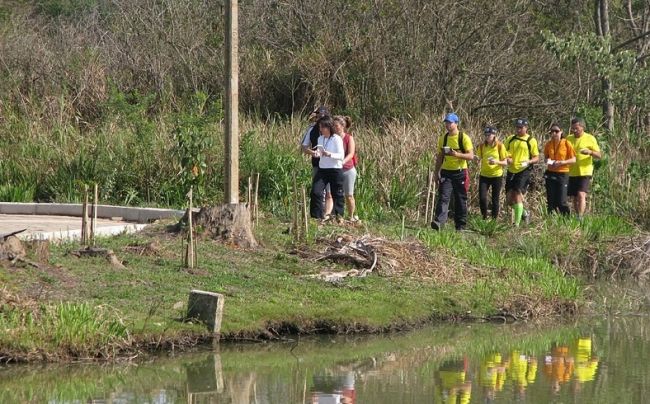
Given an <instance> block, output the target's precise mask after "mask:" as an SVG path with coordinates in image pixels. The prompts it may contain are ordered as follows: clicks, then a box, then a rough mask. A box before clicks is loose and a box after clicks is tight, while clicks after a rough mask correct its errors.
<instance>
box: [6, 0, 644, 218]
mask: <svg viewBox="0 0 650 404" xmlns="http://www.w3.org/2000/svg"><path fill="white" fill-rule="evenodd" d="M239 15H240V69H241V72H240V86H241V87H240V102H241V108H242V111H243V112H244V115H243V118H242V120H243V122H242V129H243V131H242V141H241V147H242V150H241V152H242V155H241V170H242V178H244V179H245V177H246V176H248V175H249V174H250V173H254V172H260V173H261V185H260V192H261V197H262V200H263V203H264V204H265V207H266V208H267V209H268V210H270V211H272V212H273V213H276V214H287V212H288V211H289V208H288V206H289V204H290V199H289V198H290V192H289V191H290V189H291V187H292V176H293V173H297V174H298V178H299V180H300V181H301V183H302V184H304V185H305V186H306V185H308V181H309V165H308V163H307V161H305V160H304V159H303V158H302V157H301V156H300V155H299V154H298V153H297V144H298V142H299V139H300V137H301V135H302V132H303V131H304V129H305V125H306V122H305V120H304V116H305V115H306V112H307V111H309V110H310V109H311V108H313V107H314V106H315V105H320V104H326V105H328V106H329V107H331V108H332V110H333V111H335V112H336V113H342V114H348V115H350V116H352V117H353V118H354V120H355V122H356V125H355V128H354V133H355V135H356V136H358V141H357V142H358V144H359V145H360V152H359V154H360V156H361V167H360V172H361V178H360V180H359V184H358V200H359V205H360V210H361V213H362V215H364V216H366V217H367V218H373V219H382V218H384V217H394V216H400V215H405V216H407V217H409V218H413V217H417V215H418V214H420V215H421V214H422V211H423V207H424V200H425V197H426V196H425V190H426V182H427V170H428V169H429V168H430V167H431V162H432V158H433V150H432V149H433V148H432V144H434V142H435V139H436V137H437V136H438V135H439V134H440V132H441V131H442V128H443V127H442V125H441V119H442V115H443V114H444V113H445V112H447V111H451V110H453V111H456V112H458V113H459V114H460V116H461V121H462V122H461V123H462V126H463V129H464V130H466V131H468V132H469V133H470V135H471V136H472V137H473V138H474V141H475V142H477V141H478V140H479V137H478V136H476V134H478V133H480V127H481V126H482V125H484V124H485V123H487V122H490V123H494V124H496V125H498V126H499V127H500V128H501V129H502V132H503V133H507V132H508V131H509V129H510V123H511V120H512V119H513V118H514V117H517V116H526V117H528V118H529V119H530V121H531V123H532V128H531V129H532V132H533V134H534V135H535V136H537V137H538V138H539V140H540V143H542V144H543V142H544V140H545V139H544V138H545V133H546V130H545V129H546V127H547V125H548V124H549V123H550V122H551V121H559V122H561V123H562V124H563V125H564V126H565V127H567V129H568V121H569V119H570V117H571V116H573V115H576V114H577V115H581V116H584V117H585V118H586V119H587V123H588V131H590V132H592V133H594V134H596V135H597V136H598V139H599V142H600V143H601V145H602V147H603V148H604V151H605V156H606V157H605V159H603V161H602V162H601V163H600V164H599V167H598V170H597V171H596V174H595V184H594V198H593V199H594V202H593V205H592V207H591V208H592V210H593V211H600V212H603V213H614V214H617V215H621V216H623V217H624V218H626V219H629V220H632V221H635V222H637V223H641V224H642V225H644V226H645V227H646V228H647V226H648V225H650V202H649V199H650V179H649V177H650V175H648V174H649V171H650V164H648V163H649V162H650V161H649V158H648V151H649V149H650V141H649V140H648V139H649V137H648V135H649V134H650V85H649V83H650V67H649V66H648V63H647V62H648V55H649V54H650V4H649V3H648V2H647V1H645V0H571V1H560V0H533V1H520V0H504V1H499V2H493V1H484V0H471V1H469V0H465V1H463V0H461V1H457V0H454V1H452V0H440V1H436V2H430V1H424V0H399V1H398V0H385V1H371V0H328V1H325V0H314V1H310V2H302V1H286V2H281V1H277V0H245V1H240V14H239ZM223 41H224V20H223V6H222V3H220V2H213V1H206V0H123V1H119V2H115V1H108V0H32V1H19V0H5V1H3V2H2V4H0V184H1V185H0V199H1V200H4V201H32V200H37V201H59V202H65V201H78V200H79V199H80V192H81V191H80V189H81V187H80V184H81V183H83V182H98V183H99V184H100V188H101V198H102V199H103V200H104V201H107V202H111V203H120V204H134V205H163V206H165V205H166V206H177V207H178V206H181V205H182V204H183V203H184V195H185V193H186V192H187V189H188V188H189V186H190V185H194V186H195V187H196V188H197V189H198V190H199V199H200V201H201V202H203V203H210V202H215V201H220V200H221V198H222V188H223V186H222V183H223V139H222V137H223V130H222V126H221V121H222V117H223V113H222V107H221V100H222V93H223V83H224V77H223V76H224V75H223ZM538 170H541V168H538ZM476 171H477V170H476V169H475V172H476ZM540 181H541V175H538V184H539V183H540ZM243 185H245V184H243ZM541 189H542V187H537V191H534V192H533V196H532V197H531V198H530V199H531V204H532V205H533V207H534V208H535V207H536V208H537V211H538V212H542V211H543V202H542V199H543V198H542V196H541ZM242 194H244V193H242Z"/></svg>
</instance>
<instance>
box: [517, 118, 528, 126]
mask: <svg viewBox="0 0 650 404" xmlns="http://www.w3.org/2000/svg"><path fill="white" fill-rule="evenodd" d="M515 126H528V119H526V118H517V119H515Z"/></svg>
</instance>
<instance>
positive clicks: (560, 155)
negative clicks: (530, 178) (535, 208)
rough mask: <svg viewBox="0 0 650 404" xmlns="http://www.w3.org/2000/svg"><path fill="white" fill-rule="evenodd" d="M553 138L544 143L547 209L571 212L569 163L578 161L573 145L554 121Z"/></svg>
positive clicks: (551, 133) (551, 211) (564, 213)
mask: <svg viewBox="0 0 650 404" xmlns="http://www.w3.org/2000/svg"><path fill="white" fill-rule="evenodd" d="M549 133H550V135H551V140H549V141H548V142H547V143H546V144H545V145H544V158H545V159H546V167H547V168H546V172H545V173H544V179H545V181H546V210H547V211H548V213H549V214H550V213H553V212H559V213H561V214H562V215H568V214H569V205H568V204H567V189H568V184H569V165H570V164H573V163H575V162H576V153H575V151H574V150H573V146H571V143H569V142H568V141H567V140H566V139H563V138H562V128H561V127H560V125H559V124H557V123H553V124H551V127H550V129H549Z"/></svg>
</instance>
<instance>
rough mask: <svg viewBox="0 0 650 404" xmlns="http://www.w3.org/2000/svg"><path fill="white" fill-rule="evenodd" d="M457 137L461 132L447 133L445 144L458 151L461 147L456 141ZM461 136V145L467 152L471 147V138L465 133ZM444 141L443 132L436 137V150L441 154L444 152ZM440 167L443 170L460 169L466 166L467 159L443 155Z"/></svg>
mask: <svg viewBox="0 0 650 404" xmlns="http://www.w3.org/2000/svg"><path fill="white" fill-rule="evenodd" d="M459 137H461V132H458V134H457V135H451V134H450V135H448V136H447V146H448V147H451V149H452V150H455V151H457V152H459V153H460V152H461V150H460V149H461V147H460V144H459V143H458V138H459ZM462 138H463V146H464V149H465V153H469V152H470V151H471V150H472V149H473V146H472V139H470V138H469V135H468V134H467V133H463V134H462ZM444 142H445V135H444V134H443V135H441V136H440V137H439V138H438V152H439V153H443V155H444V152H443V150H442V148H443V146H445V145H444ZM441 168H442V169H443V170H462V169H465V168H467V160H463V159H460V158H458V157H454V156H447V155H444V157H443V161H442V166H441Z"/></svg>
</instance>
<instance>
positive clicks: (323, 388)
mask: <svg viewBox="0 0 650 404" xmlns="http://www.w3.org/2000/svg"><path fill="white" fill-rule="evenodd" d="M354 377H355V376H354V372H353V371H346V372H337V373H323V374H318V375H314V386H313V389H312V394H311V402H312V403H313V404H354V403H355V398H356V392H355V390H354Z"/></svg>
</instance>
